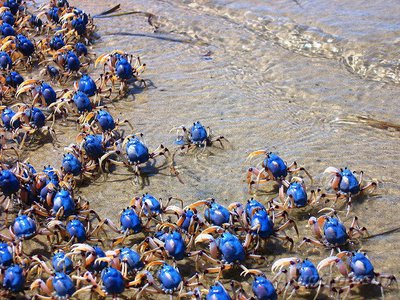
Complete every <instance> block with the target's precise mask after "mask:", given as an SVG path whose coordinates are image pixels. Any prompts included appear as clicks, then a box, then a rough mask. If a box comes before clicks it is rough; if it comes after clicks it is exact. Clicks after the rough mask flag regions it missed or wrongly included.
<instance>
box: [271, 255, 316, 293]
mask: <svg viewBox="0 0 400 300" xmlns="http://www.w3.org/2000/svg"><path fill="white" fill-rule="evenodd" d="M287 268H288V269H287ZM277 271H278V273H277V274H276V275H275V277H274V279H273V281H277V285H278V286H279V283H280V281H281V280H282V277H284V289H283V291H279V292H280V293H282V292H283V298H284V299H285V298H286V294H287V293H288V292H290V296H289V298H291V297H292V296H293V295H295V294H297V293H301V292H304V291H312V290H315V289H316V290H317V291H316V292H315V296H314V299H317V298H318V295H319V293H320V290H321V288H323V287H324V285H323V283H322V279H321V277H320V275H319V274H318V270H317V268H316V267H315V266H314V264H313V263H312V262H311V261H310V260H308V259H304V260H301V259H299V258H297V257H289V258H281V259H278V260H277V261H275V262H274V264H273V265H272V272H273V273H276V272H277Z"/></svg>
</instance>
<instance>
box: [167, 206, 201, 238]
mask: <svg viewBox="0 0 400 300" xmlns="http://www.w3.org/2000/svg"><path fill="white" fill-rule="evenodd" d="M192 205H194V203H193V204H191V205H188V206H186V207H184V208H181V207H178V206H176V205H170V206H168V207H166V208H165V213H166V214H175V215H176V216H177V218H178V219H177V221H176V222H175V223H174V226H176V228H177V229H178V230H179V231H181V232H183V233H186V234H187V235H195V234H196V233H197V232H198V230H199V229H200V228H202V227H203V226H204V225H205V223H204V220H203V219H202V217H201V216H200V215H199V214H198V213H197V210H196V209H195V208H193V206H192Z"/></svg>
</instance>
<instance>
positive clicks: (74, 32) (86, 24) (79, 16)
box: [58, 7, 96, 43]
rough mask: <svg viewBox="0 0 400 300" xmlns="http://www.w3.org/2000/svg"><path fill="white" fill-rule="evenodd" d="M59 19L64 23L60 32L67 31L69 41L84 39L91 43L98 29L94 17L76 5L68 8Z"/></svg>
mask: <svg viewBox="0 0 400 300" xmlns="http://www.w3.org/2000/svg"><path fill="white" fill-rule="evenodd" d="M59 21H60V23H62V28H61V29H60V30H58V32H59V33H65V37H66V39H68V41H69V42H73V41H80V40H84V41H85V42H86V43H89V40H90V38H91V36H92V35H93V33H94V32H95V30H96V26H95V25H94V24H93V19H92V18H91V17H90V16H88V15H87V14H86V13H85V12H84V11H82V10H80V9H78V8H76V7H68V8H66V9H65V10H64V12H63V15H62V16H61V18H59Z"/></svg>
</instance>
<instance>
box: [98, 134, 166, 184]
mask: <svg viewBox="0 0 400 300" xmlns="http://www.w3.org/2000/svg"><path fill="white" fill-rule="evenodd" d="M142 137H143V135H142V134H131V135H128V136H127V137H126V138H125V139H124V140H123V142H122V145H120V146H118V149H117V150H114V151H109V152H107V153H106V154H105V155H103V156H102V157H101V159H100V162H99V165H100V169H101V170H102V171H103V172H104V171H105V168H104V161H106V160H107V161H109V162H110V163H111V164H116V165H122V166H127V167H128V168H129V169H132V168H133V172H134V174H135V179H136V182H138V179H139V176H142V175H143V172H142V169H141V166H142V165H144V164H147V163H148V162H149V161H150V160H154V159H155V158H156V157H157V156H160V155H163V156H164V157H165V158H166V159H169V160H170V157H169V156H168V155H167V153H169V151H168V149H167V148H165V147H164V146H163V145H160V146H158V148H157V149H156V150H154V151H153V152H149V149H148V147H147V146H146V145H145V143H144V142H143V140H142ZM120 147H122V149H125V153H123V150H120ZM112 155H117V156H118V157H119V158H120V159H121V160H122V161H116V160H110V159H109V157H110V156H112ZM169 164H170V166H171V165H172V163H171V162H169ZM171 172H172V171H171Z"/></svg>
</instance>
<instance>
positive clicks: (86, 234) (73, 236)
mask: <svg viewBox="0 0 400 300" xmlns="http://www.w3.org/2000/svg"><path fill="white" fill-rule="evenodd" d="M48 226H50V227H56V228H58V232H57V233H58V234H60V235H61V237H62V239H67V243H65V244H60V243H57V244H55V245H54V246H53V247H54V248H55V249H69V248H70V246H71V245H72V244H73V243H74V242H78V243H83V242H86V241H91V242H96V243H103V240H101V239H99V238H95V237H94V236H95V235H97V233H98V231H99V230H100V228H99V227H100V225H99V224H98V225H96V226H95V228H94V229H93V230H92V229H91V227H92V226H91V222H90V220H87V221H86V227H85V225H84V223H82V221H80V220H79V219H78V218H76V217H74V216H72V217H71V218H70V220H69V222H68V223H67V225H66V226H65V225H64V223H63V222H62V221H60V220H56V219H53V220H51V221H50V222H49V223H48Z"/></svg>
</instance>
